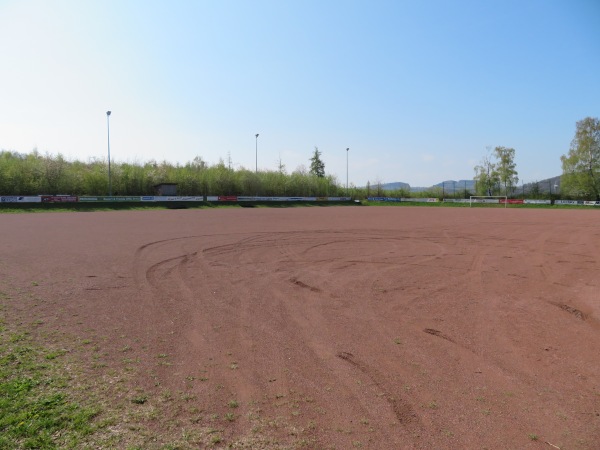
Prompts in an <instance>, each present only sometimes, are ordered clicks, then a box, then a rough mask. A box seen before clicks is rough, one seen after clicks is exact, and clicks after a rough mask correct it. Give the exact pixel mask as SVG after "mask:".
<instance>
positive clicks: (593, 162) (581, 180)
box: [560, 117, 600, 200]
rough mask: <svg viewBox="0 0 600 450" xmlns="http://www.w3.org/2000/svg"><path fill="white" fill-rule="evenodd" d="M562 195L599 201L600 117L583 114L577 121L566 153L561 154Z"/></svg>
mask: <svg viewBox="0 0 600 450" xmlns="http://www.w3.org/2000/svg"><path fill="white" fill-rule="evenodd" d="M560 160H561V162H562V169H563V174H562V177H561V195H566V196H571V197H586V198H595V199H596V200H600V120H598V118H596V117H586V118H585V119H583V120H580V121H579V122H577V124H576V130H575V137H574V138H573V140H572V141H571V148H570V150H569V153H568V154H567V155H563V156H561V157H560Z"/></svg>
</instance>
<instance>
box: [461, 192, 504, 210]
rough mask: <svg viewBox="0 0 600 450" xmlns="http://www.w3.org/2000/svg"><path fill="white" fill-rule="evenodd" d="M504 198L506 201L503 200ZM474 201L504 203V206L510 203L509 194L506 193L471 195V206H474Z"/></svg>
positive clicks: (494, 203)
mask: <svg viewBox="0 0 600 450" xmlns="http://www.w3.org/2000/svg"><path fill="white" fill-rule="evenodd" d="M502 199H504V202H503V201H502ZM473 203H488V204H493V205H498V204H500V203H504V207H505V208H506V205H508V196H506V195H471V196H470V197H469V208H470V207H472V206H473Z"/></svg>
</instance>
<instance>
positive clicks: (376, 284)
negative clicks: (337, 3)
mask: <svg viewBox="0 0 600 450" xmlns="http://www.w3.org/2000/svg"><path fill="white" fill-rule="evenodd" d="M599 214H600V212H598V211H595V210H584V211H580V210H548V209H511V208H508V209H488V208H472V209H470V208H425V207H423V208H421V207H327V208H316V207H315V208H281V209H266V208H256V209H246V208H245V209H234V208H232V209H215V210H205V209H203V210H165V211H115V212H94V213H44V214H15V215H2V216H0V235H1V236H2V247H1V250H0V279H2V280H4V281H3V283H10V285H11V286H12V288H14V289H15V290H16V291H18V292H21V294H22V295H21V298H19V299H16V300H15V299H13V300H12V301H11V302H9V303H8V308H9V310H8V311H7V316H8V317H12V318H13V320H20V321H22V322H24V321H27V320H33V319H38V320H39V321H40V323H43V325H40V328H42V329H44V330H46V331H47V332H50V331H53V332H55V333H56V332H62V333H68V334H71V335H75V336H82V337H86V336H87V337H89V338H90V339H93V340H98V341H101V342H102V345H103V348H104V359H105V361H106V364H107V368H105V371H106V370H108V369H110V368H111V367H114V368H116V367H120V365H122V359H123V357H124V356H123V355H124V354H125V353H126V354H127V356H128V357H130V358H132V359H135V360H136V361H137V362H138V363H137V365H136V366H135V373H136V376H135V377H134V378H133V379H132V380H130V381H129V385H128V387H127V389H128V391H129V392H131V393H134V392H144V393H146V394H147V396H148V402H147V404H146V405H143V407H147V406H148V405H152V403H153V402H157V401H158V400H157V399H158V398H159V397H160V395H164V392H165V391H168V392H172V393H174V395H175V396H177V395H178V394H177V393H179V394H180V396H181V395H184V396H186V397H185V401H184V402H183V401H173V402H172V406H171V407H170V411H169V414H170V415H169V417H174V418H176V419H177V420H180V421H181V423H185V424H187V425H186V426H187V427H188V428H189V427H191V428H193V427H194V426H197V427H207V426H208V425H209V424H211V423H212V425H211V426H213V427H214V428H215V429H218V430H219V433H220V436H221V437H222V441H221V442H220V443H219V442H215V446H216V447H219V446H222V447H226V446H227V445H229V444H231V443H236V445H238V446H240V447H241V446H242V445H244V442H246V444H245V445H246V446H247V448H259V447H260V446H263V447H265V448H287V447H291V448H295V447H299V446H302V445H304V446H305V447H306V448H337V449H350V448H369V449H413V448H414V449H430V448H431V449H433V448H436V449H466V448H469V449H471V448H490V449H492V448H493V449H524V448H548V449H551V448H563V449H598V448H600V281H599V277H598V274H599V273H600V226H599V223H600V215H599ZM31 295H35V296H37V298H39V299H41V300H39V301H37V302H36V303H35V304H34V305H32V304H31V303H30V302H29V303H28V298H29V297H30V296H31ZM105 373H106V372H105ZM103 380H106V378H103ZM99 382H101V381H100V380H99ZM102 382H104V381H102ZM127 395H130V394H127ZM131 395H132V394H131ZM167 405H168V404H167ZM227 414H229V416H227ZM225 416H227V417H229V420H222V419H219V420H218V422H217V423H215V421H216V420H217V419H216V418H217V417H219V418H222V417H225ZM147 426H148V427H151V428H152V427H153V428H154V429H155V430H156V433H157V434H158V433H162V432H163V431H161V426H162V424H161V417H158V418H151V419H149V420H148V424H147Z"/></svg>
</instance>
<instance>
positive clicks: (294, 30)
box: [0, 0, 600, 186]
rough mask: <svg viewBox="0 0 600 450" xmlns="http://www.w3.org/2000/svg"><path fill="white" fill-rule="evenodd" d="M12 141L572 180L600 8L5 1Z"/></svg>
mask: <svg viewBox="0 0 600 450" xmlns="http://www.w3.org/2000/svg"><path fill="white" fill-rule="evenodd" d="M0 60H1V65H0V89H1V91H0V92H1V95H0V149H4V150H14V151H18V152H22V153H27V152H30V151H31V150H32V149H33V148H34V147H37V148H38V150H39V151H40V152H42V153H45V152H49V153H52V154H56V153H62V154H63V155H64V156H65V157H67V158H69V159H79V160H84V161H85V160H88V159H89V158H100V159H102V158H106V153H107V142H106V141H107V136H106V134H107V133H106V131H107V130H106V111H107V110H111V111H112V115H111V117H110V132H111V155H112V158H113V159H114V160H117V161H121V162H127V161H129V162H133V161H138V162H145V161H148V160H152V159H154V160H157V161H162V160H167V161H170V162H173V163H175V162H180V163H185V162H187V161H190V160H192V159H193V158H194V157H195V156H201V157H202V158H203V159H205V160H206V161H208V162H209V163H211V164H212V163H217V162H218V161H219V158H222V159H223V160H227V158H228V155H230V157H231V160H232V161H233V163H234V165H235V167H240V166H243V167H246V168H249V169H254V166H255V137H254V135H255V134H256V133H260V136H259V138H258V167H259V169H269V170H275V169H276V167H277V162H278V160H279V158H280V157H281V160H282V162H283V163H284V164H285V165H286V169H287V171H288V172H291V171H293V170H295V169H296V168H297V167H298V166H299V165H305V166H309V158H310V156H311V154H312V152H313V149H314V147H315V146H317V147H319V149H320V150H321V152H322V153H323V155H322V158H323V160H324V162H325V169H326V172H327V173H329V174H333V175H335V176H337V177H338V180H339V182H340V184H345V182H346V156H347V155H346V148H347V147H349V148H350V151H349V153H348V157H349V181H350V183H351V184H352V183H354V184H355V185H357V186H362V185H365V184H366V183H367V181H371V183H373V182H375V181H381V182H393V181H404V182H407V183H409V184H411V185H412V186H428V185H432V184H434V183H437V182H439V181H442V180H448V179H455V180H457V179H471V178H473V167H474V166H475V165H476V164H477V163H478V162H480V160H481V159H482V158H483V157H484V156H485V154H486V148H487V147H489V146H491V147H494V146H498V145H502V146H506V147H513V148H515V149H516V162H517V170H518V172H519V177H520V178H521V179H522V180H524V181H526V182H528V181H535V180H539V179H543V178H547V177H550V176H555V175H559V174H560V173H561V166H560V156H561V155H562V154H565V153H566V152H567V151H568V149H569V144H570V142H571V139H572V138H573V135H574V132H575V122H576V121H578V120H581V119H583V118H584V117H586V116H593V117H598V116H600V1H599V0H570V1H569V0H564V1H554V0H536V1H527V0H522V1H511V0H501V1H495V2H494V1H486V0H477V1H475V0H474V1H462V0H456V1H427V0H423V1H403V0H395V1H366V0H365V1H360V2H359V1H350V0H349V1H327V0H319V1H312V0H301V1H300V0H298V1H284V0H273V1H261V0H258V1H252V2H250V1H226V0H219V1H148V0H143V1H142V0H139V1H137V0H136V1H134V0H102V1H100V0H97V1H95V0H94V1H92V0H0Z"/></svg>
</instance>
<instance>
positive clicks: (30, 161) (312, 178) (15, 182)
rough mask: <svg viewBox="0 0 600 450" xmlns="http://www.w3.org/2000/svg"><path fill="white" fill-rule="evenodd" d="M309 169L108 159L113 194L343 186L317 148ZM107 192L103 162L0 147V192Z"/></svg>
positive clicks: (337, 191)
mask: <svg viewBox="0 0 600 450" xmlns="http://www.w3.org/2000/svg"><path fill="white" fill-rule="evenodd" d="M310 161H311V169H310V170H309V169H307V168H305V167H304V166H300V167H298V168H297V169H296V170H295V171H293V172H292V173H287V172H286V170H285V166H284V165H283V164H282V163H281V162H280V163H279V166H278V170H275V171H268V170H266V171H265V170H261V171H251V170H248V169H245V168H240V169H237V170H235V169H233V168H232V167H231V166H232V164H231V161H228V163H227V164H226V163H225V162H224V161H223V160H220V161H219V162H218V163H217V164H214V165H210V164H208V163H207V162H206V161H204V160H203V159H202V157H200V156H197V157H195V158H194V159H193V160H192V161H190V162H188V163H186V164H183V165H181V164H171V163H169V162H167V161H163V162H157V161H148V162H145V163H141V164H139V163H119V162H113V161H111V184H112V192H113V194H114V195H127V196H128V195H153V194H154V192H155V188H154V187H155V186H156V185H157V184H159V183H165V182H168V183H177V193H178V195H183V196H186V195H250V196H254V195H258V196H274V197H279V196H306V197H313V196H319V197H320V196H342V195H344V194H345V189H344V188H343V187H342V186H341V185H340V184H339V183H338V180H337V179H336V177H335V176H333V175H327V174H325V165H324V163H323V162H322V160H321V152H320V151H319V150H318V149H317V148H315V153H314V154H313V157H312V158H311V159H310ZM42 194H69V195H95V196H97V195H107V194H108V165H107V162H106V161H105V160H102V159H92V160H89V161H87V162H82V161H78V160H75V161H69V160H67V159H65V158H64V157H63V156H62V155H61V154H58V155H51V154H48V153H46V154H41V153H39V152H38V151H37V150H33V151H32V152H31V153H28V154H23V153H18V152H12V151H6V150H2V151H0V195H42Z"/></svg>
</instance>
